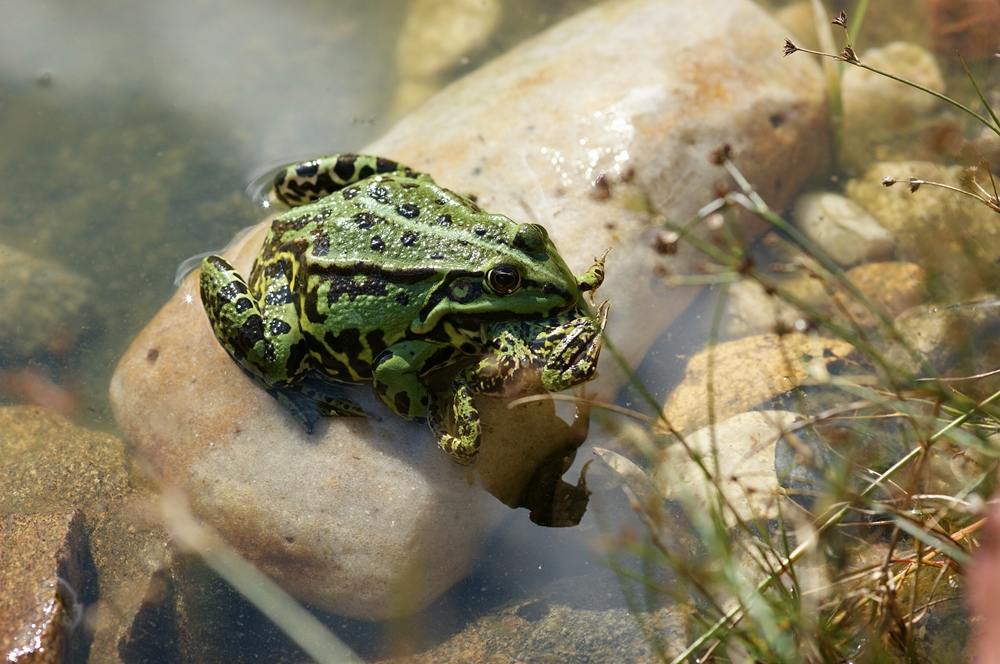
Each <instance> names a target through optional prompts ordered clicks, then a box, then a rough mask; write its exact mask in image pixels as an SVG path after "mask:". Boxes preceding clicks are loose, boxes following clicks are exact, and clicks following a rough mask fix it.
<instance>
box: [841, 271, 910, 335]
mask: <svg viewBox="0 0 1000 664" xmlns="http://www.w3.org/2000/svg"><path fill="white" fill-rule="evenodd" d="M846 276H847V278H848V279H850V280H851V283H853V284H854V285H855V286H857V287H858V290H860V291H861V292H862V293H863V294H864V295H865V296H866V297H867V298H868V299H869V300H871V301H872V303H873V304H875V305H876V306H877V307H879V308H881V309H882V311H883V312H885V314H886V315H887V316H888V317H889V318H893V317H895V316H897V315H899V314H901V313H902V312H903V311H905V310H906V309H909V308H910V307H915V306H917V305H918V304H921V303H922V302H926V301H927V297H928V293H927V273H926V272H925V271H924V270H922V269H921V268H920V266H918V265H914V264H913V263H906V262H903V261H888V262H885V263H867V264H864V265H858V266H855V267H852V268H851V269H850V270H848V271H847V273H846ZM834 300H836V302H837V303H838V305H839V306H840V307H842V308H843V310H844V311H846V312H847V314H848V315H850V317H851V319H852V320H853V321H854V322H855V323H857V324H858V325H860V326H862V327H866V328H872V327H875V325H876V320H875V316H874V314H872V312H871V311H870V310H869V309H868V308H867V307H866V306H865V305H864V304H862V303H861V302H859V301H858V300H857V298H855V297H854V296H853V295H850V294H848V293H845V292H839V293H837V294H836V295H834Z"/></svg>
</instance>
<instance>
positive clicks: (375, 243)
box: [371, 235, 385, 251]
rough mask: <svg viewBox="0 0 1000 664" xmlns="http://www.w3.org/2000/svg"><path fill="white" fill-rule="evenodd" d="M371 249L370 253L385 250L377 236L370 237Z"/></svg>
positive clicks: (383, 244) (382, 242) (383, 243)
mask: <svg viewBox="0 0 1000 664" xmlns="http://www.w3.org/2000/svg"><path fill="white" fill-rule="evenodd" d="M371 248H372V251H382V250H383V249H385V242H384V241H383V240H382V238H381V237H379V236H378V235H372V241H371Z"/></svg>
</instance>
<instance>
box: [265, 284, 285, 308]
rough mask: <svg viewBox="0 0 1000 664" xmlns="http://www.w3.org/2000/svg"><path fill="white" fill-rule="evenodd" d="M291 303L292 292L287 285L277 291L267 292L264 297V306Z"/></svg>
mask: <svg viewBox="0 0 1000 664" xmlns="http://www.w3.org/2000/svg"><path fill="white" fill-rule="evenodd" d="M291 302H292V291H291V289H290V288H288V286H287V285H285V286H282V287H281V288H278V289H277V290H273V291H268V293H267V295H265V296H264V304H266V305H269V306H279V307H280V306H282V305H285V304H290V303H291Z"/></svg>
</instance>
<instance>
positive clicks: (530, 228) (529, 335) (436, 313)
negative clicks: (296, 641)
mask: <svg viewBox="0 0 1000 664" xmlns="http://www.w3.org/2000/svg"><path fill="white" fill-rule="evenodd" d="M268 198H269V201H271V202H274V203H275V204H277V203H281V204H283V205H286V206H288V207H289V208H290V209H289V210H288V211H287V212H285V213H283V214H281V215H279V216H277V217H276V218H275V219H274V220H273V221H272V222H271V226H270V228H269V230H268V233H267V235H266V237H265V239H264V241H263V244H262V246H261V249H260V251H259V253H258V255H257V256H256V259H255V262H254V264H253V267H252V269H251V272H250V274H249V277H248V278H244V276H243V275H241V274H240V273H239V272H238V271H237V270H236V269H235V268H233V266H232V265H231V264H230V263H229V262H227V261H226V260H225V259H224V258H222V257H221V256H219V255H210V256H208V257H206V258H205V259H204V260H203V261H202V263H201V274H200V277H199V286H200V294H201V300H202V303H203V305H204V308H205V311H206V313H207V316H208V319H209V322H210V323H211V327H212V330H213V332H214V334H215V336H216V338H217V340H218V341H219V343H220V345H221V346H222V347H223V348H224V349H225V351H226V352H227V353H228V354H229V355H230V357H231V358H232V359H233V360H234V361H235V362H236V363H237V364H238V365H239V366H240V367H241V368H242V369H243V370H244V371H245V372H246V373H248V374H249V375H250V376H251V377H252V378H253V379H254V380H255V381H256V382H257V383H258V384H260V385H261V386H262V387H263V388H264V389H265V390H267V391H268V392H269V393H270V394H271V395H272V396H273V397H274V398H275V399H277V400H278V401H279V402H280V403H281V404H282V405H283V406H285V408H286V409H287V410H288V411H289V413H290V414H291V415H292V416H293V417H294V418H295V419H296V420H298V421H299V422H300V423H301V425H302V426H303V427H304V428H305V430H306V431H307V432H308V433H312V432H313V430H314V428H315V426H316V425H317V424H318V423H319V421H320V420H322V419H323V418H324V417H334V416H347V417H357V416H365V415H366V413H365V412H364V410H363V409H362V408H361V407H360V406H359V405H358V404H357V403H356V402H354V401H353V400H351V399H350V398H348V397H347V396H345V395H344V394H343V390H342V389H338V384H340V385H342V384H344V383H347V384H351V383H368V384H370V385H371V386H372V388H373V389H374V392H375V394H376V395H377V396H378V397H379V398H380V399H381V401H382V402H383V403H384V404H385V405H386V406H387V407H388V408H389V409H390V410H391V411H392V412H393V413H395V414H396V415H398V416H400V417H402V418H404V419H406V420H410V421H414V422H418V423H426V424H428V425H429V426H430V428H431V430H432V431H433V432H434V433H435V435H436V437H437V439H438V444H439V446H441V448H442V449H444V450H445V451H446V452H447V453H448V454H449V455H451V456H452V457H453V458H454V459H455V460H457V461H459V462H461V463H464V464H468V463H471V462H472V461H474V459H475V458H476V455H477V454H478V449H479V445H480V439H481V426H480V425H479V423H478V413H477V412H476V410H475V406H474V403H472V395H474V394H476V393H482V392H488V391H489V390H494V391H495V390H496V389H497V388H496V386H494V385H492V384H488V383H489V381H488V380H486V372H487V371H488V368H487V365H486V364H483V362H484V360H487V359H488V358H490V357H493V358H494V361H496V360H497V359H498V358H501V357H507V358H508V359H507V360H504V362H506V363H507V364H508V365H510V366H514V365H518V366H525V367H527V366H532V367H538V366H544V365H546V364H547V363H549V362H551V363H552V364H553V365H554V366H553V367H552V368H550V369H549V371H550V373H551V371H556V372H558V371H559V370H560V368H561V370H562V371H564V372H565V371H568V372H569V373H568V374H567V375H570V376H571V375H573V374H574V371H575V370H576V369H575V367H574V366H573V362H574V361H575V360H579V361H580V362H581V367H580V368H581V369H582V371H580V372H578V373H579V375H580V376H581V378H580V379H579V380H578V382H580V381H583V380H589V379H590V378H592V377H593V375H594V373H595V372H594V371H592V370H591V369H590V368H589V367H590V364H591V363H592V362H594V360H595V359H596V353H597V352H599V348H600V339H601V334H602V332H603V325H604V323H603V322H601V321H600V320H599V319H598V318H597V316H596V315H595V314H594V313H593V311H592V310H591V308H590V307H589V305H588V304H587V303H586V301H585V300H584V299H583V294H584V293H587V294H589V296H590V298H591V301H593V294H594V291H595V290H596V289H597V288H598V287H599V286H600V285H601V284H602V283H603V281H604V262H605V257H606V256H607V252H605V254H604V256H601V257H599V258H595V261H594V264H593V265H592V266H591V267H590V268H589V269H588V270H587V271H586V272H584V273H583V274H581V275H578V276H574V274H573V273H572V272H571V271H570V269H569V267H568V266H567V264H566V262H565V261H564V260H563V258H562V257H561V256H560V254H559V253H558V251H557V250H556V248H555V245H554V243H553V242H552V240H551V239H550V238H549V236H548V233H547V232H546V230H545V228H544V227H543V226H542V225H540V224H537V223H529V222H524V223H517V222H515V221H513V220H512V219H510V218H508V217H506V216H504V215H501V214H492V213H488V212H485V211H483V210H482V209H481V208H480V207H479V206H478V204H477V203H476V202H475V201H474V200H473V199H472V197H467V196H463V195H460V194H457V193H455V192H453V191H451V190H449V189H446V188H444V187H441V186H440V185H438V184H437V183H436V182H434V180H433V179H432V177H431V176H430V175H428V174H425V173H422V172H419V171H416V170H413V169H411V168H409V167H408V166H406V165H404V164H401V163H398V162H396V161H393V160H391V159H386V158H383V157H377V156H371V155H356V154H335V155H330V156H327V157H322V158H319V159H313V160H310V161H306V162H302V163H297V164H293V165H291V166H288V167H286V168H284V169H282V170H280V171H279V172H278V173H277V175H276V176H275V178H274V181H273V184H272V187H271V190H270V192H269V194H268ZM500 338H502V339H504V342H503V343H502V344H501V345H500V346H498V345H497V342H496V340H497V339H500ZM567 338H573V339H582V340H583V341H584V344H583V345H584V347H585V348H586V350H585V352H583V353H582V354H580V353H577V352H570V351H569V349H570V348H571V347H572V344H570V345H566V344H565V343H563V344H562V345H560V342H561V340H564V339H567ZM560 358H561V359H560ZM511 362H513V364H511ZM561 363H569V366H567V367H561V366H560V365H561ZM463 364H465V365H468V366H469V367H479V370H480V371H481V372H483V375H482V376H479V375H477V374H476V369H474V368H473V369H469V368H465V369H464V370H461V371H460V372H459V373H458V374H457V375H456V377H455V379H454V381H455V382H454V384H453V386H452V388H451V390H450V391H452V392H453V393H454V395H455V396H456V398H453V399H451V401H452V404H453V405H452V406H451V408H450V409H449V408H446V407H444V406H442V405H441V404H443V403H445V402H446V401H448V399H447V396H448V395H440V394H436V393H435V392H436V390H435V389H433V388H432V387H431V386H430V383H431V377H432V376H437V375H439V374H440V372H441V371H442V370H447V369H449V368H453V367H457V368H461V367H462V365H463ZM515 373H523V372H515ZM499 382H500V383H502V382H503V380H502V379H501V380H500V381H499ZM549 383H550V384H553V385H555V384H560V385H561V384H566V385H570V383H572V385H575V384H578V383H573V381H572V380H570V381H568V382H567V381H562V382H559V381H555V382H553V381H549ZM572 385H570V386H572ZM448 391H449V390H445V392H448ZM432 400H433V401H434V404H435V405H434V407H432ZM449 423H450V426H449Z"/></svg>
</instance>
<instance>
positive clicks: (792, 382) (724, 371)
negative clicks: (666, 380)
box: [663, 334, 855, 433]
mask: <svg viewBox="0 0 1000 664" xmlns="http://www.w3.org/2000/svg"><path fill="white" fill-rule="evenodd" d="M853 353H855V350H854V347H853V346H851V345H850V344H848V343H847V342H844V341H840V340H837V339H821V338H818V339H810V338H809V337H807V336H806V335H804V334H788V335H784V336H778V335H776V334H764V335H757V336H751V337H744V338H742V339H737V340H735V341H729V342H726V343H721V344H718V345H717V346H715V347H714V348H710V349H706V350H704V351H702V352H700V353H698V354H697V355H695V356H694V357H692V358H691V359H690V360H689V361H688V364H687V371H686V372H685V376H684V380H683V381H682V382H681V384H680V385H678V386H677V388H676V389H674V391H673V392H671V393H670V396H669V397H667V400H666V403H665V404H664V406H663V416H664V417H665V418H666V420H667V421H668V422H670V425H671V427H672V428H673V430H674V431H677V432H680V433H689V432H691V431H694V430H695V429H698V428H700V427H702V426H704V425H705V424H707V423H708V419H709V412H710V410H709V409H710V407H711V412H712V413H713V414H714V417H715V419H716V420H717V421H721V420H724V419H727V418H729V417H732V416H733V415H737V414H739V413H742V412H744V411H747V410H750V409H752V408H753V407H755V406H758V405H760V404H762V403H764V402H767V401H769V400H770V399H773V398H774V397H777V396H779V395H781V394H784V393H786V392H789V391H791V390H793V389H795V388H796V387H798V386H799V385H800V384H801V382H802V381H803V380H805V379H806V378H807V377H808V375H809V364H810V363H812V362H818V363H819V364H820V366H822V367H825V368H829V367H830V366H831V365H833V364H834V363H843V362H847V361H851V356H852V354H853ZM710 367H711V371H709V368H710ZM709 383H711V388H710V389H709ZM710 399H711V404H710V403H709V400H710Z"/></svg>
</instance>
